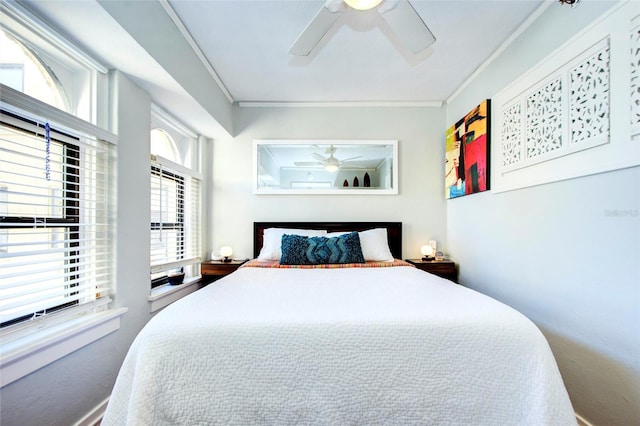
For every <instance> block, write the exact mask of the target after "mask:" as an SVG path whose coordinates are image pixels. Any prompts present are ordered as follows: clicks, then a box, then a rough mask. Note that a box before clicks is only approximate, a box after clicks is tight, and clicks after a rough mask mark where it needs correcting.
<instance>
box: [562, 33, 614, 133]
mask: <svg viewBox="0 0 640 426" xmlns="http://www.w3.org/2000/svg"><path fill="white" fill-rule="evenodd" d="M609 87H610V84H609V45H608V44H607V45H606V46H605V47H604V48H603V49H602V50H600V51H598V52H596V53H595V54H593V55H591V56H590V57H588V58H586V60H585V61H584V62H582V63H580V64H579V65H577V66H576V67H575V68H573V69H571V70H570V71H569V130H570V141H571V143H574V144H576V143H580V142H585V141H590V140H593V139H594V138H601V137H608V135H609V90H610V89H609Z"/></svg>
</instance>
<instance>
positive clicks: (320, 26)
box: [289, 0, 436, 56]
mask: <svg viewBox="0 0 640 426" xmlns="http://www.w3.org/2000/svg"><path fill="white" fill-rule="evenodd" d="M347 7H350V8H352V9H355V10H369V9H373V8H374V7H377V8H378V13H379V14H380V15H381V16H382V17H383V18H384V19H385V21H386V22H387V24H388V25H389V27H390V28H391V30H392V31H393V32H394V33H395V35H396V36H397V37H398V39H399V40H400V42H401V43H402V44H403V45H404V46H405V47H406V48H407V49H408V50H409V51H410V52H412V53H414V54H416V53H419V52H421V51H423V50H424V49H426V48H427V47H429V46H431V45H432V44H433V43H435V41H436V38H435V37H434V36H433V34H432V33H431V31H430V30H429V28H428V27H427V25H426V24H425V23H424V21H423V20H422V18H421V17H420V15H418V13H417V12H416V10H415V9H414V8H413V6H411V3H409V1H408V0H327V1H326V2H325V4H324V5H323V6H322V8H320V10H319V11H318V13H317V14H316V16H314V18H313V19H312V20H311V22H310V23H309V24H308V25H307V27H306V28H305V29H304V31H302V34H300V35H299V36H298V39H297V40H296V41H295V43H293V46H291V48H290V49H289V53H290V54H291V55H296V56H307V55H309V53H311V51H312V50H313V49H314V47H316V45H317V44H318V43H319V42H320V40H321V39H322V37H324V35H325V34H327V33H328V32H329V30H330V29H331V27H333V25H334V24H335V23H336V21H337V20H338V18H339V17H340V16H341V15H342V13H344V12H345V10H346V8H347Z"/></svg>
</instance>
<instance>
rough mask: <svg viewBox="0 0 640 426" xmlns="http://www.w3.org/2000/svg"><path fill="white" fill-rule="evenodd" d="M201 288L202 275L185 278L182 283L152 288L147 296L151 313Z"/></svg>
mask: <svg viewBox="0 0 640 426" xmlns="http://www.w3.org/2000/svg"><path fill="white" fill-rule="evenodd" d="M199 288H200V277H193V278H189V279H187V280H185V282H184V283H183V284H180V285H170V284H165V285H161V286H160V287H156V288H154V289H153V290H151V294H150V295H149V297H148V298H147V300H148V301H149V309H150V311H151V313H154V312H157V311H159V310H160V309H162V308H164V307H165V306H169V305H170V304H172V303H173V302H175V301H176V300H179V299H182V298H183V297H184V296H186V295H188V294H190V293H193V292H194V291H196V290H198V289H199Z"/></svg>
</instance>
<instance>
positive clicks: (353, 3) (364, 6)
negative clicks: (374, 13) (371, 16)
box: [344, 0, 382, 10]
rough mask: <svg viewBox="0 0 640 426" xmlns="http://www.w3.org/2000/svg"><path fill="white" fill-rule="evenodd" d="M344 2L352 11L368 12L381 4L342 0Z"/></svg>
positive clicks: (358, 0)
mask: <svg viewBox="0 0 640 426" xmlns="http://www.w3.org/2000/svg"><path fill="white" fill-rule="evenodd" d="M344 2H345V3H346V4H347V5H349V7H351V8H352V9H356V10H369V9H373V8H374V7H376V6H377V5H379V4H380V3H382V0H344Z"/></svg>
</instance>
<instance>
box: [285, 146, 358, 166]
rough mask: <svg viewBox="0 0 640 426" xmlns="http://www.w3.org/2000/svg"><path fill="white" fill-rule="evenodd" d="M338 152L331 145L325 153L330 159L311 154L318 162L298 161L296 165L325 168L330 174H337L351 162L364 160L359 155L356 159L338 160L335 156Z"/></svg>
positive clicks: (315, 153)
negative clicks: (359, 159) (358, 159)
mask: <svg viewBox="0 0 640 426" xmlns="http://www.w3.org/2000/svg"><path fill="white" fill-rule="evenodd" d="M335 152H336V147H335V146H333V145H331V146H329V148H327V150H326V151H325V153H326V154H329V156H328V157H324V156H322V155H320V154H318V153H317V152H314V153H312V154H311V156H312V157H313V158H315V159H316V160H317V161H296V162H294V164H295V165H296V166H297V167H323V168H324V169H325V170H326V171H328V172H331V173H333V172H336V171H338V169H339V168H340V167H343V166H345V165H347V164H348V162H349V161H352V160H355V159H357V158H362V155H358V156H355V157H350V158H345V159H344V160H338V159H337V158H336V157H335V156H334V154H335Z"/></svg>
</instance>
